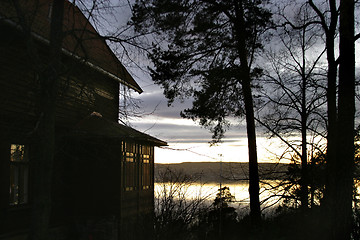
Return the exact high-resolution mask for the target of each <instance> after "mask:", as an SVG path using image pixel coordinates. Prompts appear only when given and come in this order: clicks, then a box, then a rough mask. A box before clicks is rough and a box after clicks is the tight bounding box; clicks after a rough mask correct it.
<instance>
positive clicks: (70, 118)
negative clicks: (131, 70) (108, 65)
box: [0, 25, 119, 137]
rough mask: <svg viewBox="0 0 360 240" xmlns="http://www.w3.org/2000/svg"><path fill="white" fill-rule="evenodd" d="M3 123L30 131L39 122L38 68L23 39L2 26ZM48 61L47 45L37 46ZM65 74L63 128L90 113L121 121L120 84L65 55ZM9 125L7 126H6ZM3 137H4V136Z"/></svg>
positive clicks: (61, 85)
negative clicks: (119, 114)
mask: <svg viewBox="0 0 360 240" xmlns="http://www.w3.org/2000/svg"><path fill="white" fill-rule="evenodd" d="M0 30H1V32H2V33H3V34H2V37H1V38H0V72H1V75H0V109H1V112H2V114H1V116H0V123H1V122H4V123H11V124H12V126H13V127H12V129H19V127H24V128H25V129H28V130H30V131H31V129H32V128H33V127H34V124H35V122H36V115H37V114H36V95H37V94H36V93H37V92H38V91H39V83H38V71H35V70H34V68H38V67H41V66H40V65H41V64H35V65H34V61H33V59H32V58H31V57H29V55H28V54H27V49H26V45H25V43H24V42H23V41H22V38H21V37H20V36H19V35H17V34H16V33H15V32H14V31H12V30H11V29H9V28H7V27H6V26H1V25H0ZM37 47H38V50H39V53H40V55H41V56H42V59H43V60H44V61H46V48H47V47H46V46H45V45H41V44H40V45H37ZM63 66H64V68H63V73H62V74H61V76H62V77H61V80H60V83H59V87H58V89H59V91H58V93H59V96H58V99H57V110H56V114H57V115H56V117H57V119H56V121H57V124H58V126H60V127H65V128H66V127H71V126H72V125H74V124H76V123H77V122H78V121H79V120H81V119H82V118H84V117H85V116H87V115H89V114H90V113H91V112H94V111H97V112H100V113H101V114H102V115H103V116H104V117H106V118H108V119H110V120H112V121H117V120H118V111H119V83H118V82H116V81H114V80H112V79H110V78H108V77H106V76H105V75H102V74H100V73H98V72H96V71H94V70H93V69H90V68H88V67H87V66H85V65H84V64H82V63H80V62H77V61H76V60H74V59H71V58H70V57H67V56H64V57H63ZM7 127H8V126H6V128H7ZM3 137H4V136H3Z"/></svg>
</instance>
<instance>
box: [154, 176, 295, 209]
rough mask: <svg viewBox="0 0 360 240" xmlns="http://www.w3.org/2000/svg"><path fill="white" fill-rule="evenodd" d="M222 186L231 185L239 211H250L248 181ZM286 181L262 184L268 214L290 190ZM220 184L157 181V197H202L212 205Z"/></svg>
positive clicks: (263, 182) (205, 202)
mask: <svg viewBox="0 0 360 240" xmlns="http://www.w3.org/2000/svg"><path fill="white" fill-rule="evenodd" d="M221 186H222V187H224V186H226V187H229V190H230V193H231V195H233V196H234V197H235V198H234V200H233V201H232V202H231V203H229V205H230V206H232V207H234V208H236V209H237V211H238V213H246V212H248V211H249V202H250V199H249V191H248V188H249V184H248V181H240V182H236V183H222V184H221ZM286 186H287V184H286V182H282V181H281V180H265V181H262V182H261V184H260V201H261V203H262V204H261V209H262V210H263V213H264V214H268V213H270V212H272V211H274V210H275V207H276V206H279V203H280V202H281V197H280V196H282V195H283V194H284V192H285V191H287V190H288V188H287V187H286ZM219 188H220V184H217V183H204V184H201V183H183V184H175V183H155V198H159V197H161V196H164V194H166V195H168V196H169V195H172V196H174V198H185V199H186V200H188V201H191V200H197V199H201V200H203V202H204V204H207V205H211V204H212V203H213V201H214V199H215V198H216V194H217V193H218V189H219ZM293 188H294V187H293Z"/></svg>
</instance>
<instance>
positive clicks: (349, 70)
mask: <svg viewBox="0 0 360 240" xmlns="http://www.w3.org/2000/svg"><path fill="white" fill-rule="evenodd" d="M309 4H310V6H311V7H312V9H313V10H314V12H315V13H316V14H317V17H318V18H317V19H318V20H317V21H316V22H317V23H319V24H320V25H321V26H322V29H323V31H324V33H325V42H326V49H327V61H328V74H327V78H328V84H327V100H328V136H327V140H328V144H327V157H326V160H327V179H328V180H327V183H326V191H325V204H326V211H327V213H328V216H327V217H326V220H328V221H329V222H328V223H326V224H327V227H328V230H329V231H328V232H329V233H330V236H329V238H330V239H350V235H351V222H352V187H353V174H354V116H355V47H354V45H355V44H354V41H356V39H358V38H359V35H355V30H354V24H355V19H354V11H355V1H353V0H346V1H341V4H340V7H339V9H338V8H337V2H336V1H335V0H329V1H328V3H327V4H326V5H327V8H326V9H321V8H320V7H319V6H320V5H316V4H315V3H314V2H313V1H312V0H310V1H309ZM338 21H340V26H339V29H338V28H337V27H338ZM337 30H338V31H339V42H340V45H339V58H338V59H336V58H335V52H336V48H335V39H336V33H337ZM338 65H339V77H338V81H339V84H338V88H337V67H338ZM337 90H338V91H337Z"/></svg>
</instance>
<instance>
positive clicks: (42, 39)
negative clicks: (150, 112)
mask: <svg viewBox="0 0 360 240" xmlns="http://www.w3.org/2000/svg"><path fill="white" fill-rule="evenodd" d="M0 20H1V21H4V22H6V23H7V24H9V25H11V26H13V27H15V28H17V29H19V30H21V26H20V25H19V24H17V23H15V22H14V21H11V20H9V19H7V18H4V17H3V16H1V15H0ZM31 35H32V36H33V37H34V38H35V39H37V40H39V41H41V42H43V43H45V44H47V45H49V44H50V41H49V40H48V39H46V38H44V37H42V36H40V35H39V34H36V33H34V32H31ZM61 51H62V52H63V53H65V54H66V55H68V56H70V57H74V58H75V59H77V60H80V61H82V62H83V63H84V64H86V65H87V66H89V67H91V68H93V69H94V70H96V71H98V72H100V73H102V74H105V75H107V76H108V77H110V78H112V79H114V80H116V81H118V82H119V83H121V84H124V85H125V86H127V87H129V88H131V89H133V90H134V91H136V92H138V93H139V94H141V93H142V92H143V90H142V89H141V88H140V87H137V86H134V85H132V84H130V83H128V82H126V81H125V80H123V79H121V78H120V77H118V76H116V75H114V74H112V73H110V72H108V71H106V70H104V69H103V68H101V67H99V66H97V65H95V64H93V63H91V62H89V61H86V60H85V59H83V58H81V57H80V56H78V55H76V54H74V53H71V52H70V51H68V50H66V49H65V48H63V47H62V48H61ZM111 52H112V51H111ZM125 70H126V69H125ZM126 71H127V70H126Z"/></svg>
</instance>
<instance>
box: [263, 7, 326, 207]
mask: <svg viewBox="0 0 360 240" xmlns="http://www.w3.org/2000/svg"><path fill="white" fill-rule="evenodd" d="M290 7H291V8H292V9H294V8H295V9H296V10H295V12H297V14H295V15H294V16H287V15H286V13H284V10H282V11H281V12H279V15H281V16H282V18H281V20H280V23H279V25H280V27H278V28H277V31H276V32H275V37H274V40H275V39H277V40H278V42H279V44H277V45H276V46H275V47H274V48H275V49H274V50H269V51H268V52H267V54H266V57H265V61H267V63H268V65H269V67H268V69H267V71H266V73H265V74H264V75H265V77H264V86H265V87H264V88H263V96H264V101H265V106H264V107H263V109H262V112H263V113H262V114H261V115H262V117H261V119H260V120H259V121H261V124H262V125H263V126H265V129H266V131H267V132H268V133H269V134H270V136H275V137H279V138H280V140H282V141H283V142H284V143H285V144H286V145H287V146H288V147H289V149H290V151H291V150H292V152H293V154H292V160H294V161H295V163H296V162H297V160H300V164H301V168H300V169H301V170H300V171H301V174H300V180H299V182H298V183H299V184H300V188H301V189H300V201H301V206H302V207H303V208H305V209H306V208H307V207H308V204H309V190H308V188H309V181H310V179H309V176H308V162H309V159H310V158H311V155H310V154H311V152H309V151H308V148H309V145H315V146H312V147H313V149H314V150H315V151H319V150H320V149H316V148H317V147H319V146H316V143H315V142H314V139H316V141H317V142H318V141H319V139H317V138H325V135H324V134H325V133H324V132H326V117H325V116H326V114H325V111H324V108H325V105H326V97H325V84H324V80H325V79H324V78H323V77H322V74H323V70H322V68H321V67H320V65H321V63H322V61H323V54H324V52H325V48H323V49H321V47H319V46H321V45H320V43H319V42H320V41H321V37H322V34H321V31H320V33H319V30H320V29H319V27H318V26H317V25H306V23H308V22H310V21H312V20H313V19H314V16H312V15H311V14H310V13H309V11H310V10H311V9H309V6H308V5H306V4H302V5H298V6H297V5H295V6H294V5H290V6H287V8H290ZM287 8H285V9H287ZM285 11H286V10H285ZM284 19H285V22H287V21H291V23H292V25H297V26H303V27H302V28H299V29H295V28H293V27H291V26H290V25H289V24H282V22H283V21H284ZM289 19H291V20H289ZM319 48H320V50H319ZM294 136H299V138H300V140H299V138H297V137H295V138H294Z"/></svg>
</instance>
